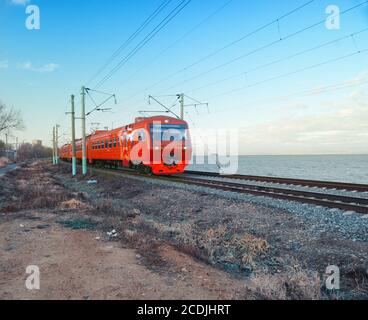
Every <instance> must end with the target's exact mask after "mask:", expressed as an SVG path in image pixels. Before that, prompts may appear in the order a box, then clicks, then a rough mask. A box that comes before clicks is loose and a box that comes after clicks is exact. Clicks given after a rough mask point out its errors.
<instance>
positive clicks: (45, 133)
mask: <svg viewBox="0 0 368 320" xmlns="http://www.w3.org/2000/svg"><path fill="white" fill-rule="evenodd" d="M162 1H163V0H136V1H132V0H121V1H116V0H104V1H102V0H88V1H87V0H63V1H60V0H32V1H22V0H0V100H1V101H2V102H4V103H5V104H7V105H9V106H14V107H15V108H17V109H21V110H22V112H23V115H24V119H25V122H26V125H27V129H26V130H25V131H24V132H20V133H14V136H15V135H17V136H19V137H20V140H26V141H30V140H32V139H36V138H37V139H42V140H44V141H45V143H46V142H47V140H50V139H51V135H50V133H51V131H52V126H53V125H54V124H55V123H59V124H60V125H61V127H62V128H61V131H62V133H64V132H65V133H69V127H70V125H69V117H67V116H65V115H64V113H65V112H66V111H68V100H69V96H70V94H72V93H75V94H77V93H79V91H80V87H81V86H82V85H85V84H87V85H88V86H89V87H91V88H94V87H95V86H96V84H97V82H98V80H99V79H101V78H102V75H100V77H99V78H97V79H96V80H97V81H94V82H92V83H87V82H88V79H90V78H91V76H93V75H94V74H95V73H96V72H97V70H99V68H100V67H101V66H102V65H103V64H104V63H105V61H106V60H107V59H108V58H109V57H110V56H111V54H112V53H113V52H114V51H115V50H116V49H117V48H118V47H119V46H120V45H121V44H122V43H123V42H124V41H125V40H126V39H127V38H128V37H129V36H130V35H131V34H132V33H133V32H134V31H135V30H136V29H137V28H138V27H139V25H140V24H141V23H142V22H143V21H144V20H145V19H146V18H147V17H148V16H149V15H150V14H151V13H152V12H153V11H154V10H155V9H156V8H157V7H158V6H159V5H160V4H161V3H162ZM14 2H16V3H14ZM180 2H181V0H172V1H171V2H170V3H169V5H168V6H167V7H166V8H165V10H164V11H163V12H162V13H161V14H160V16H158V17H157V18H156V19H155V20H154V21H153V22H152V23H151V24H150V25H149V26H148V27H147V29H145V30H144V32H142V34H141V35H140V37H139V38H138V39H137V40H136V42H135V43H132V44H131V45H130V47H129V48H127V49H126V50H125V51H123V52H122V53H121V55H119V56H118V57H117V59H116V60H114V61H113V62H112V63H111V65H109V67H108V68H107V69H106V72H107V71H109V70H110V69H111V68H113V67H114V66H115V65H116V64H117V63H118V62H119V60H120V59H122V58H123V57H124V56H125V55H126V54H128V53H129V52H130V50H132V49H133V48H134V47H135V45H136V44H137V43H138V42H139V40H140V39H143V38H144V37H145V35H146V34H148V33H149V32H150V31H151V30H152V29H153V28H154V27H155V26H156V25H157V24H158V23H159V22H160V21H161V19H162V18H163V17H165V16H166V15H167V14H168V13H169V12H170V10H172V9H173V8H174V7H175V6H177V5H178V4H179V3H180ZM307 2H308V1H307V0H292V1H291V0H288V1H286V0H277V1H275V0H259V1H251V0H233V1H229V0H192V1H191V2H190V3H189V5H188V6H187V7H186V8H185V9H184V10H183V11H182V12H180V13H179V15H178V16H176V17H175V18H174V19H173V20H172V21H171V22H170V23H169V24H168V25H167V26H166V27H165V28H164V29H163V30H161V31H160V32H159V33H158V34H157V36H156V37H155V38H154V39H152V41H150V42H149V43H148V44H147V45H146V46H145V47H143V48H142V50H141V51H139V52H138V53H137V54H136V55H135V56H134V57H133V58H132V59H131V60H130V61H129V62H128V63H127V64H126V65H124V66H123V67H122V68H121V69H120V70H119V71H118V72H116V73H115V74H114V76H113V77H112V78H111V79H110V80H108V81H107V82H106V83H104V84H103V86H101V88H99V89H100V90H102V91H106V92H111V93H116V95H117V98H118V105H117V106H113V113H94V114H93V115H92V116H91V117H90V118H89V119H88V122H89V123H92V122H100V123H101V127H104V126H109V127H110V126H112V125H114V126H115V127H116V126H119V125H123V124H127V123H131V122H132V121H133V119H134V118H135V117H136V116H138V115H139V114H138V111H140V110H157V106H155V105H148V104H147V96H148V95H149V94H152V95H167V94H176V93H180V92H184V93H186V94H188V95H189V96H191V97H193V98H196V99H198V100H200V101H203V102H209V103H210V105H209V111H210V112H208V111H207V109H206V108H203V107H199V108H198V111H196V110H195V109H194V108H188V109H187V111H188V114H186V117H187V119H188V121H189V124H190V125H191V126H192V127H193V128H194V127H195V128H236V129H239V132H240V137H241V139H240V141H241V148H240V151H241V153H242V154H300V153H367V152H368V142H367V141H368V134H367V132H368V112H367V109H368V105H367V102H366V101H367V93H366V92H367V82H366V81H365V80H367V79H368V53H367V52H362V53H360V54H358V53H357V54H356V55H354V56H351V57H347V58H344V59H341V60H338V61H336V62H334V63H328V64H325V65H321V66H320V67H315V68H311V69H306V70H305V71H303V72H298V73H295V74H293V75H289V76H285V77H281V78H276V79H275V80H272V81H267V82H264V83H261V84H259V85H255V86H252V85H253V84H256V83H258V82H263V81H264V80H266V79H270V78H275V77H277V76H280V75H282V74H285V73H289V72H293V71H297V70H300V69H303V68H308V67H310V66H313V65H317V64H319V63H322V62H327V61H329V60H332V59H335V58H339V57H342V56H348V55H350V54H353V53H355V52H357V51H358V50H364V49H368V41H367V40H368V31H365V32H362V33H360V34H359V35H356V36H354V38H352V37H350V38H349V37H347V36H349V35H350V34H352V33H356V32H358V31H361V30H364V29H366V28H368V5H367V4H365V5H362V6H360V7H359V8H357V9H355V10H352V11H350V12H348V13H346V14H344V15H342V16H341V27H340V29H339V30H328V29H327V28H326V27H325V25H324V24H321V25H318V26H316V27H314V28H310V29H308V30H306V31H304V32H301V33H300V34H298V35H296V36H294V37H291V38H289V39H286V40H284V41H280V42H278V43H275V45H272V46H271V47H269V48H267V49H264V50H260V51H258V52H256V53H254V54H252V55H249V56H247V57H244V58H242V59H239V60H237V61H236V62H234V63H231V64H228V65H226V66H224V67H222V68H218V69H217V70H215V71H213V72H209V73H207V74H203V75H202V73H205V72H207V71H209V70H210V69H212V68H214V67H216V66H219V65H221V64H223V63H226V62H228V61H231V60H232V59H234V58H237V57H239V56H241V55H245V54H246V53H248V52H251V51H253V50H255V49H257V48H260V47H262V46H264V45H266V44H268V43H271V42H273V41H276V40H278V39H279V37H280V36H281V37H287V36H288V35H290V34H292V33H294V32H296V31H298V30H301V29H303V28H306V27H308V26H310V25H313V24H314V23H316V22H318V21H321V20H323V19H326V17H327V14H326V12H325V10H326V7H327V6H328V5H331V4H333V5H337V6H339V8H340V9H341V11H344V10H346V9H348V8H350V7H353V6H355V5H357V4H359V3H363V2H364V0H360V1H358V0H339V1H333V2H331V1H330V0H327V1H325V0H315V1H314V2H312V3H311V4H309V5H307V6H306V7H305V8H303V9H301V10H299V11H297V12H295V13H294V14H292V15H290V16H288V17H286V18H285V19H282V20H280V23H279V28H280V33H279V31H278V26H277V24H273V25H270V26H269V27H267V28H265V29H264V30H262V31H260V32H257V33H256V34H254V35H253V36H250V37H248V38H246V39H244V40H243V41H240V42H238V43H236V44H235V45H232V46H230V47H229V48H227V49H226V50H223V51H221V52H220V53H218V54H216V55H214V56H212V57H210V58H208V59H206V60H204V61H202V62H201V63H198V64H196V65H195V66H193V67H190V68H187V69H186V70H185V71H181V70H183V69H184V68H185V67H187V66H190V65H191V64H192V63H193V62H196V61H198V60H199V59H201V58H203V57H206V56H207V55H209V54H211V53H213V52H215V51H216V50H218V49H219V48H222V47H224V46H225V45H227V44H229V43H231V42H233V41H235V40H237V39H239V38H241V37H242V36H244V35H245V34H247V33H248V32H250V31H253V30H255V29H257V28H259V27H260V26H262V25H264V24H266V23H268V22H271V21H273V20H275V19H277V18H278V17H281V16H282V15H284V14H285V13H287V12H289V11H291V10H293V9H294V8H297V7H299V6H301V5H302V4H304V3H307ZM225 4H226V5H225ZM28 5H37V6H38V7H39V8H40V13H41V29H40V30H32V31H31V30H28V29H26V27H25V20H26V18H27V15H26V13H25V10H26V7H27V6H28ZM224 5H225V6H224ZM219 8H222V9H221V10H219ZM218 10H219V11H218ZM214 13H216V14H214ZM209 17H210V18H209ZM198 25H199V26H198ZM196 26H198V27H197V28H195V29H194V30H193V28H194V27H196ZM184 35H186V36H185V37H183V36H184ZM343 37H347V38H346V39H344V40H341V41H339V42H336V43H333V44H331V45H326V46H324V47H322V48H320V49H318V50H314V51H311V52H308V53H305V54H301V55H298V56H297V57H295V58H291V59H288V60H287V61H283V62H280V63H274V64H272V65H270V66H268V67H264V68H262V69H259V70H257V71H254V72H247V71H248V70H251V69H254V68H257V67H259V66H262V65H265V64H268V63H271V62H273V61H275V60H278V59H283V58H285V57H288V56H290V55H293V54H296V53H299V52H301V51H303V50H308V49H310V48H313V47H316V46H319V45H322V44H325V43H327V42H330V41H334V40H336V39H339V38H343ZM177 71H180V72H177ZM176 72H177V73H176ZM174 73H176V74H175V76H172V77H167V76H169V75H172V74H174ZM242 73H244V74H243V75H241V74H242ZM197 75H198V77H197V78H196V79H193V80H190V81H188V79H191V78H193V77H195V76H197ZM235 75H239V76H238V77H235ZM233 76H234V77H233ZM165 78H166V80H164V81H162V82H161V83H159V84H158V85H156V86H152V85H153V84H155V83H157V82H158V81H161V80H162V79H165ZM226 78H231V79H229V80H226V81H222V82H218V83H217V84H213V85H209V84H211V83H214V82H217V81H219V80H223V79H226ZM335 84H342V85H343V86H342V87H343V88H341V89H340V90H331V91H325V90H321V91H322V92H318V94H317V91H318V89H321V88H324V87H327V86H331V85H335ZM348 84H354V86H348V87H347V86H345V85H348ZM249 85H251V87H250V88H246V87H247V86H249ZM202 87H203V88H202ZM241 87H244V88H243V89H239V90H237V91H234V92H231V91H232V90H234V89H237V88H241ZM310 90H314V91H310ZM316 90H317V91H316ZM304 91H310V92H306V93H308V94H307V95H306V94H303V95H302V94H297V95H291V94H294V93H298V92H304ZM290 95H291V96H290ZM94 98H95V99H96V100H97V101H101V100H103V99H104V96H101V95H95V96H94ZM162 100H163V101H164V102H165V103H168V104H170V103H172V100H173V98H162ZM87 102H88V106H87V109H91V108H92V104H91V102H90V101H89V100H88V99H87ZM77 103H78V105H77V112H79V102H78V101H77ZM109 106H110V105H108V107H109ZM78 126H79V124H78ZM0 138H1V137H0Z"/></svg>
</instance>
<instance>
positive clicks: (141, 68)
mask: <svg viewBox="0 0 368 320" xmlns="http://www.w3.org/2000/svg"><path fill="white" fill-rule="evenodd" d="M233 1H234V0H227V1H226V2H225V3H224V4H222V5H221V6H220V7H218V8H217V9H216V10H215V11H214V12H212V13H211V14H210V15H208V16H207V17H206V18H204V19H203V20H202V21H200V22H199V23H198V24H196V25H195V26H194V27H192V28H191V29H190V30H189V31H187V32H186V33H185V34H184V35H182V36H181V37H180V38H178V39H177V40H175V41H174V42H173V43H171V44H170V45H169V46H167V47H166V48H165V49H163V50H162V51H160V52H159V53H158V54H157V55H156V56H155V57H154V58H152V59H150V61H149V62H148V63H146V64H145V65H143V66H141V67H140V68H139V69H137V70H136V71H134V72H133V73H132V74H131V75H130V76H129V77H128V78H127V80H126V81H129V80H131V79H133V78H134V77H135V76H136V75H137V74H138V73H139V72H140V71H141V70H145V69H146V68H147V67H148V66H149V65H151V64H152V62H153V61H155V60H157V59H158V58H160V57H161V56H162V55H163V54H164V53H166V52H167V51H169V50H170V49H171V48H173V47H174V46H175V45H177V44H178V43H179V42H180V41H182V40H184V39H185V38H186V37H188V36H189V35H190V34H191V33H193V32H194V31H195V30H197V29H198V28H200V27H201V26H202V25H203V24H205V23H206V22H208V21H209V20H210V19H212V18H213V17H215V16H216V15H217V14H219V13H220V12H221V11H222V10H224V9H225V8H226V7H227V6H229V5H230V3H232V2H233Z"/></svg>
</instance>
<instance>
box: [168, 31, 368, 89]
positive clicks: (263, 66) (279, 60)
mask: <svg viewBox="0 0 368 320" xmlns="http://www.w3.org/2000/svg"><path fill="white" fill-rule="evenodd" d="M366 31H368V28H365V29H362V30H360V31H357V32H354V33H352V34H349V35H347V36H343V37H340V38H337V39H335V40H332V41H328V42H324V43H322V44H320V45H318V46H314V47H311V48H309V49H305V50H302V51H299V52H297V53H294V54H292V55H289V56H287V57H284V58H280V59H276V60H273V61H271V62H268V63H265V64H262V65H260V66H257V67H254V68H252V69H249V70H247V71H243V72H241V73H236V74H234V75H232V76H229V77H226V78H223V79H220V80H217V81H213V82H211V83H209V84H206V85H203V86H201V87H198V88H195V89H192V90H190V91H198V90H201V89H204V88H207V87H210V86H213V85H216V84H219V83H221V82H225V81H228V80H232V79H235V78H238V77H241V76H244V75H248V74H249V73H251V72H255V71H258V70H261V69H264V68H267V67H270V66H272V65H275V64H277V63H280V62H285V61H288V60H291V59H293V58H295V57H298V56H301V55H303V54H306V53H310V52H312V51H315V50H318V49H321V48H323V47H326V46H329V45H332V44H335V43H337V42H340V41H342V40H346V39H349V38H352V37H354V36H355V35H358V34H361V33H363V32H366ZM356 48H357V47H356ZM187 81H190V80H186V81H185V82H187ZM175 86H176V85H175Z"/></svg>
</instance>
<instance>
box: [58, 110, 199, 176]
mask: <svg viewBox="0 0 368 320" xmlns="http://www.w3.org/2000/svg"><path fill="white" fill-rule="evenodd" d="M86 144H87V161H88V163H89V164H97V165H103V166H105V165H110V166H114V167H127V168H132V169H135V170H138V171H141V172H145V173H148V174H150V173H153V174H155V175H169V174H178V173H183V172H184V170H185V168H186V167H187V165H188V164H189V162H190V160H191V157H192V146H191V138H190V134H189V129H188V124H187V122H185V121H183V120H179V119H175V118H171V117H166V116H157V117H150V118H137V119H136V121H135V123H133V124H130V125H127V126H124V127H121V128H118V129H114V130H109V131H107V130H102V131H101V130H98V131H96V132H95V133H93V134H91V135H89V136H87V138H86ZM60 158H61V159H62V160H65V161H71V160H72V146H71V144H67V145H64V146H63V147H62V148H61V150H60ZM76 158H77V160H78V161H81V160H82V140H77V141H76Z"/></svg>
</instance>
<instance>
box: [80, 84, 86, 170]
mask: <svg viewBox="0 0 368 320" xmlns="http://www.w3.org/2000/svg"><path fill="white" fill-rule="evenodd" d="M81 101H82V108H81V109H82V111H81V120H82V172H83V175H86V174H87V146H86V88H85V87H84V86H83V87H82V90H81Z"/></svg>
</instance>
